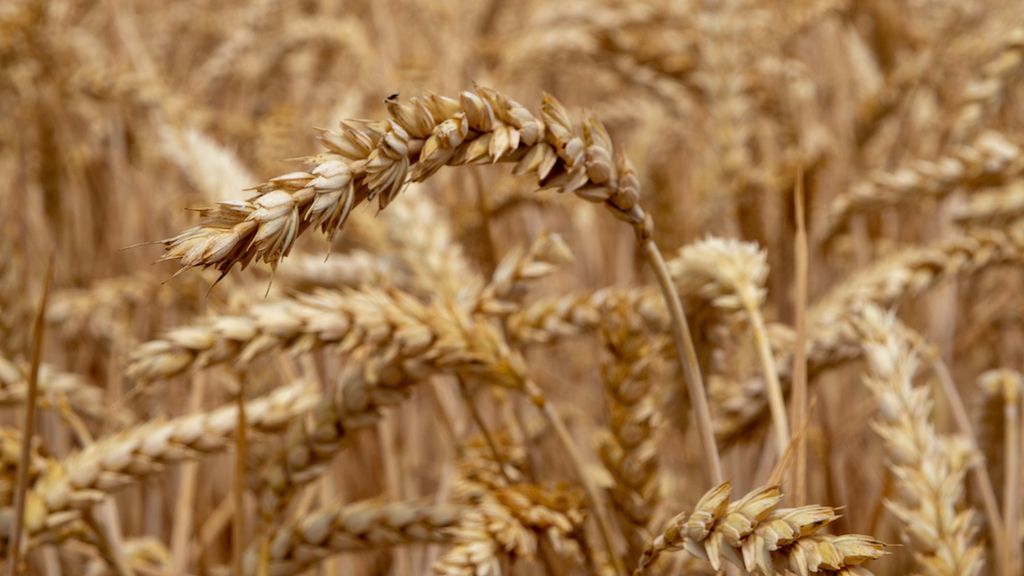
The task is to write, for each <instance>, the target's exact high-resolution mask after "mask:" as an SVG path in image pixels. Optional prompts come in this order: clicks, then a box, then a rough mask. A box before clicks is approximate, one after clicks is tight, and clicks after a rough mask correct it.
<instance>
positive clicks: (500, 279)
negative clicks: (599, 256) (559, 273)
mask: <svg viewBox="0 0 1024 576" xmlns="http://www.w3.org/2000/svg"><path fill="white" fill-rule="evenodd" d="M570 260H572V252H571V251H570V250H569V247H568V246H567V245H566V244H565V241H564V240H562V237H561V236H559V235H558V234H550V235H545V236H541V237H540V238H538V239H537V240H535V241H534V242H533V244H531V245H530V247H529V249H526V250H524V249H523V248H521V247H516V248H513V249H512V250H511V251H510V252H509V253H508V254H507V255H506V256H505V258H503V259H502V261H501V262H500V263H499V264H498V267H497V268H495V270H494V274H492V275H491V280H490V282H488V283H487V285H486V286H484V287H483V289H482V290H481V291H480V293H479V294H477V295H476V297H475V300H476V305H475V306H474V307H473V310H472V312H473V313H476V314H488V315H493V316H508V315H509V314H512V313H514V312H516V311H517V310H519V309H520V308H521V307H522V303H521V300H522V296H523V295H524V292H525V290H526V284H527V283H528V282H531V281H534V280H537V279H540V278H543V277H544V276H547V275H549V274H551V273H552V272H554V270H555V269H556V267H557V266H558V265H559V264H563V263H566V262H569V261H570Z"/></svg>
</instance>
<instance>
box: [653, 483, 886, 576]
mask: <svg viewBox="0 0 1024 576" xmlns="http://www.w3.org/2000/svg"><path fill="white" fill-rule="evenodd" d="M731 489H732V487H731V485H730V484H729V483H728V482H727V483H725V484H721V485H719V486H716V487H715V488H713V489H712V490H711V491H709V492H707V493H706V494H705V495H704V496H703V497H702V498H701V499H700V501H699V502H697V505H696V506H695V507H694V511H693V512H692V513H690V514H686V513H683V514H680V515H678V516H676V517H675V518H673V519H672V520H670V521H669V523H668V526H667V527H666V528H665V530H664V531H663V532H662V533H661V534H659V535H658V536H657V537H655V538H654V539H653V540H651V541H650V542H649V543H648V545H647V548H646V549H645V550H644V555H643V557H642V558H641V559H640V564H639V567H638V568H637V570H636V572H635V573H634V574H635V575H636V576H640V575H642V574H646V573H648V572H649V570H650V567H651V565H652V564H653V563H654V562H655V561H656V560H657V559H658V557H659V556H660V555H661V554H662V553H663V552H667V551H673V550H683V549H685V550H686V551H687V552H689V553H690V554H692V555H694V556H697V557H700V558H706V559H707V560H708V561H709V562H710V563H711V565H712V567H713V568H714V569H715V570H720V569H721V567H722V565H723V561H724V560H728V561H729V562H732V563H733V564H736V565H737V566H740V567H741V568H743V569H745V570H747V571H748V572H751V573H754V574H761V575H765V576H773V575H775V574H779V575H782V574H786V573H790V572H792V573H795V574H799V575H801V576H806V575H807V574H837V573H838V574H848V575H851V576H853V575H867V574H870V572H868V571H867V570H865V569H863V568H861V567H860V564H862V563H864V562H866V561H868V560H872V559H876V558H879V557H881V556H882V555H883V554H885V544H883V543H881V542H879V541H878V540H875V539H874V538H871V537H869V536H861V535H856V534H853V535H842V536H833V535H829V534H822V533H820V532H819V531H820V530H821V529H822V528H823V527H825V526H827V525H828V524H830V523H831V522H832V521H834V520H835V519H836V518H837V517H838V514H837V513H836V511H835V510H833V509H832V508H828V507H826V506H817V505H810V506H801V507H798V508H776V507H777V506H778V505H779V503H780V502H782V492H781V490H780V489H779V487H778V486H765V487H762V488H757V489H755V490H753V491H752V492H750V493H749V494H747V495H746V496H744V497H743V498H741V499H740V500H737V501H735V502H731V503H730V501H729V492H730V491H731Z"/></svg>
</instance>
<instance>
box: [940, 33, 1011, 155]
mask: <svg viewBox="0 0 1024 576" xmlns="http://www.w3.org/2000/svg"><path fill="white" fill-rule="evenodd" d="M1022 71H1024V27H1022V26H1020V25H1017V26H1015V27H1014V28H1011V29H1010V30H1009V31H1007V32H1006V33H1005V34H1004V35H1003V36H1001V37H999V38H998V39H997V41H996V44H995V46H994V47H993V49H992V52H991V55H990V56H989V58H988V60H987V61H986V62H985V63H984V65H982V67H981V70H980V73H979V75H978V76H977V77H976V78H973V79H972V80H971V82H970V83H968V84H967V86H965V87H964V91H963V93H962V94H961V102H960V104H959V109H958V110H957V113H956V116H955V117H954V118H953V122H952V126H951V127H950V130H949V139H948V141H949V143H951V144H960V143H962V142H964V141H966V140H967V139H968V138H970V137H971V136H972V135H973V133H974V132H975V131H976V130H977V128H978V127H979V126H981V125H982V124H984V122H985V120H986V119H987V118H988V116H989V115H990V114H991V113H992V111H993V110H995V109H996V108H998V106H999V104H1000V103H1001V102H1002V100H1003V96H1004V94H1005V93H1006V90H1007V87H1008V86H1009V85H1010V84H1011V83H1012V81H1013V79H1014V78H1016V77H1017V76H1019V75H1020V74H1021V72H1022Z"/></svg>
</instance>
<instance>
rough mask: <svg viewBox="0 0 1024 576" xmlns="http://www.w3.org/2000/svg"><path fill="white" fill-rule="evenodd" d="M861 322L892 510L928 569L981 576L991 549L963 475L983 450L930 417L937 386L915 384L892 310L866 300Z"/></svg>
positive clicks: (914, 361)
mask: <svg viewBox="0 0 1024 576" xmlns="http://www.w3.org/2000/svg"><path fill="white" fill-rule="evenodd" d="M856 325H857V328H858V331H859V333H860V336H861V338H862V339H863V346H864V351H865V356H866V358H867V361H868V366H869V375H868V376H867V377H866V378H865V384H867V386H868V388H869V389H870V390H871V391H872V393H874V395H875V398H876V400H877V402H878V405H879V421H878V423H877V424H876V426H875V429H876V430H877V432H878V434H879V435H880V436H881V437H882V439H883V440H885V443H886V452H887V454H888V456H889V460H890V461H889V468H890V470H891V471H892V473H893V476H894V477H895V479H896V482H897V486H898V490H897V492H896V494H897V496H896V497H895V498H893V499H892V500H890V501H888V502H887V503H886V504H887V507H888V508H889V510H890V512H892V513H893V515H894V516H896V517H897V518H898V519H899V520H900V522H901V524H902V527H903V531H904V536H905V539H906V540H907V543H908V544H909V545H910V547H911V549H912V550H913V551H914V555H915V557H916V559H917V561H918V564H919V565H920V567H921V569H922V570H924V572H925V573H926V574H932V575H935V576H939V575H947V574H948V575H953V574H966V575H974V574H980V573H981V569H982V567H983V566H984V562H985V559H984V556H985V555H984V548H983V547H982V546H981V545H980V544H978V543H976V542H975V535H976V532H977V529H976V527H975V526H974V525H973V523H974V513H973V511H972V510H970V509H965V507H964V506H963V500H964V490H965V486H964V483H965V482H964V478H965V475H966V473H967V469H968V467H970V466H972V465H975V464H976V463H975V462H974V460H975V458H976V455H975V454H973V453H972V451H973V449H972V447H971V444H970V440H968V439H966V438H961V437H957V436H943V435H941V434H939V433H938V432H937V431H936V430H935V425H934V423H933V422H932V418H931V409H932V399H931V391H930V390H929V388H928V387H925V386H914V384H913V379H914V375H915V372H916V371H917V365H918V362H919V358H918V356H917V354H916V352H915V351H914V350H913V345H912V343H911V342H910V341H909V340H908V339H907V338H906V337H905V336H904V335H903V333H902V330H901V327H900V326H898V325H897V324H896V323H895V319H894V317H893V316H892V315H887V314H886V313H885V312H883V311H882V310H881V309H880V308H878V307H876V306H871V305H865V306H864V307H863V308H861V310H860V313H859V315H858V316H857V320H856Z"/></svg>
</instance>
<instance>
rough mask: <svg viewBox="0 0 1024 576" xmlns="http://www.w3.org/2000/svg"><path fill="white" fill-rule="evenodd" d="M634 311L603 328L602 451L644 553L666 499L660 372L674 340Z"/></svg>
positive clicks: (618, 505) (632, 537)
mask: <svg viewBox="0 0 1024 576" xmlns="http://www.w3.org/2000/svg"><path fill="white" fill-rule="evenodd" d="M631 313H632V312H631V310H630V309H629V308H627V307H622V308H620V309H619V310H618V311H616V312H615V313H613V314H612V315H611V316H610V317H609V318H608V319H607V320H606V321H605V323H604V326H603V327H602V330H601V333H602V340H603V341H604V345H605V349H606V350H608V352H609V356H610V358H609V359H608V360H607V361H605V362H604V363H603V364H602V366H601V374H602V380H603V382H604V390H605V396H606V398H607V405H608V411H609V416H610V419H609V423H608V429H609V434H607V435H606V436H605V437H604V438H602V441H601V444H600V452H599V454H600V456H601V460H602V461H603V462H604V465H605V467H606V468H607V469H608V471H609V472H610V473H611V475H612V478H613V479H614V485H613V486H612V488H611V499H612V503H613V504H614V506H615V510H616V512H618V514H619V517H620V519H621V521H622V522H624V523H625V524H626V525H627V526H628V531H627V536H628V541H629V542H630V547H631V549H632V550H633V553H634V555H635V556H636V557H638V556H639V554H640V552H641V547H642V544H643V543H642V540H641V539H642V534H643V533H644V531H645V530H646V528H647V526H648V524H649V523H650V521H651V518H652V517H653V515H654V512H655V509H656V507H657V506H658V503H659V502H660V500H661V492H660V488H661V483H660V482H659V474H658V472H659V468H658V432H659V430H660V428H661V426H662V424H663V422H662V417H661V413H660V402H659V396H658V395H659V392H660V391H659V390H657V387H656V385H655V384H656V382H655V380H654V378H655V375H656V373H657V368H658V363H659V360H660V357H662V354H663V353H664V352H665V350H666V349H667V347H668V342H667V340H666V339H665V338H664V336H662V335H651V334H649V333H646V332H644V331H640V330H637V329H636V327H635V326H633V324H635V320H634V319H633V318H631V317H630V316H631Z"/></svg>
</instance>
